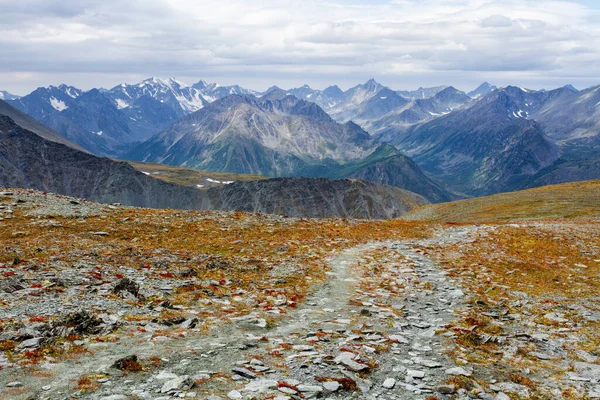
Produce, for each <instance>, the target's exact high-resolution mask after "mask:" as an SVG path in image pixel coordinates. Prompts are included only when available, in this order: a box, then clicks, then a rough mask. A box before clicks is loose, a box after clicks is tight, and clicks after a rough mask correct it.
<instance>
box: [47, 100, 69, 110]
mask: <svg viewBox="0 0 600 400" xmlns="http://www.w3.org/2000/svg"><path fill="white" fill-rule="evenodd" d="M50 105H52V107H53V108H54V109H55V110H56V111H64V110H66V109H67V108H69V107H68V106H67V105H66V104H65V102H64V101H62V100H58V99H56V97H50Z"/></svg>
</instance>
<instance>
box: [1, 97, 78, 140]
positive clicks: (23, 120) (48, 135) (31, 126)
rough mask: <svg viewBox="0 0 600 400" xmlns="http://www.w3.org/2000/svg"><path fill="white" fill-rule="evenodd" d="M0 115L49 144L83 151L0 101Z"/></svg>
mask: <svg viewBox="0 0 600 400" xmlns="http://www.w3.org/2000/svg"><path fill="white" fill-rule="evenodd" d="M0 115H3V116H6V117H9V118H10V119H12V120H13V122H15V123H16V124H17V125H19V126H20V127H21V128H23V129H26V130H28V131H31V132H33V133H35V134H36V135H38V136H40V137H42V138H44V139H46V140H49V141H51V142H56V143H61V144H64V145H66V146H69V147H71V148H73V149H77V150H81V151H85V150H84V149H83V148H82V147H80V146H79V145H77V144H75V143H73V142H71V141H69V140H68V139H66V138H65V137H64V136H62V135H61V134H59V133H57V132H55V131H53V130H52V129H50V128H48V127H47V126H45V125H43V124H41V123H40V122H38V121H37V120H36V119H33V118H32V117H30V116H29V115H27V114H25V113H24V112H22V111H20V110H18V109H16V108H14V107H13V106H11V105H10V104H8V103H7V102H5V101H2V100H0Z"/></svg>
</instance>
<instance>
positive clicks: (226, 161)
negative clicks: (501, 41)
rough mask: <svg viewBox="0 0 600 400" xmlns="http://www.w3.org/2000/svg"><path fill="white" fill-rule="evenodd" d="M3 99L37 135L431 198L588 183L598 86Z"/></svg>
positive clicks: (594, 169)
mask: <svg viewBox="0 0 600 400" xmlns="http://www.w3.org/2000/svg"><path fill="white" fill-rule="evenodd" d="M2 96H3V98H4V99H6V102H7V103H8V104H10V105H12V106H13V107H14V108H16V109H18V110H20V111H22V112H24V113H25V114H27V115H29V117H31V118H32V119H31V120H29V121H28V125H23V123H24V122H23V117H22V116H20V117H19V118H21V126H22V127H23V128H25V129H29V130H33V128H32V125H31V124H32V123H33V122H35V123H36V124H38V125H39V126H38V128H39V127H41V126H43V128H39V129H38V130H45V132H52V134H51V135H54V136H55V137H54V139H52V138H48V137H47V136H46V137H45V138H46V139H49V140H54V141H59V142H60V141H64V140H66V141H68V142H69V143H70V146H71V147H72V148H76V149H78V150H84V151H86V152H88V153H91V154H94V155H96V156H109V157H112V158H117V159H123V160H131V161H138V162H139V161H141V162H152V163H161V164H166V165H171V166H179V167H184V168H189V169H195V170H201V171H206V172H213V173H232V174H241V176H243V175H248V174H254V175H261V176H264V177H267V178H269V177H270V178H274V177H308V178H317V177H323V178H329V179H344V178H351V179H361V180H366V181H371V182H374V183H378V184H384V185H389V186H395V187H398V188H401V189H404V190H408V191H411V192H414V193H416V194H417V195H420V196H423V197H424V198H425V199H427V200H428V201H431V202H444V201H450V200H454V199H458V198H464V197H472V196H481V195H489V194H494V193H499V192H507V191H512V190H519V189H526V188H531V187H536V186H541V185H547V184H554V183H563V182H569V181H577V180H585V179H595V178H600V169H599V168H598V162H597V161H598V159H599V157H600V135H599V134H600V107H599V105H600V86H596V87H591V88H588V89H585V90H581V91H579V90H577V89H575V88H574V87H572V86H570V85H568V86H565V87H562V88H558V89H554V90H537V91H535V90H528V89H524V88H520V87H515V86H507V87H502V88H498V87H496V86H494V85H491V84H489V83H487V82H485V83H483V84H481V85H480V86H479V87H477V88H475V89H474V90H472V91H469V92H468V93H466V92H463V91H461V90H458V89H456V88H454V87H452V86H438V87H432V88H419V89H417V90H412V91H410V90H396V89H392V88H389V87H386V86H384V85H382V84H380V83H378V82H377V81H375V80H374V79H371V80H369V81H368V82H366V83H364V84H361V85H357V86H355V87H352V88H350V89H348V90H346V91H343V90H342V89H340V88H339V87H338V86H335V85H334V86H330V87H328V88H326V89H324V90H315V89H312V88H311V87H309V86H308V85H304V86H302V87H299V88H293V89H289V90H283V89H281V88H278V87H276V86H273V87H271V88H269V89H268V90H267V91H265V92H258V91H253V90H249V89H244V88H242V87H240V86H238V85H233V86H220V85H218V84H214V83H212V84H211V83H207V82H204V81H199V82H197V83H195V84H192V85H187V84H185V83H183V82H181V81H179V80H177V79H174V78H169V79H166V80H164V79H159V78H149V79H146V80H144V81H142V82H139V83H135V84H126V83H123V84H120V85H117V86H115V87H114V88H112V89H102V88H98V89H92V90H88V91H83V90H80V89H78V88H75V87H72V86H68V85H65V84H63V85H59V86H49V87H41V88H38V89H36V90H34V91H33V92H32V93H30V94H28V95H26V96H23V97H18V96H14V95H10V94H8V93H6V92H2ZM3 104H5V103H3ZM8 104H6V105H4V106H3V107H4V108H3V109H4V110H5V111H4V112H3V114H5V115H7V114H9V113H8V112H7V111H6V110H8V108H7V107H8ZM14 114H15V113H14V112H12V116H11V115H8V116H9V117H12V118H13V119H15V117H14ZM17 119H18V118H17ZM17 119H15V122H16V123H17V124H19V121H18V120H17ZM57 138H60V139H57ZM63 144H64V143H63Z"/></svg>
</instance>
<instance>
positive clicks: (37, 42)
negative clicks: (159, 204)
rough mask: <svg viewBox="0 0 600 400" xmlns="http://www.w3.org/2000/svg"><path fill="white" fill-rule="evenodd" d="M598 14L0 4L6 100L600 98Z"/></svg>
mask: <svg viewBox="0 0 600 400" xmlns="http://www.w3.org/2000/svg"><path fill="white" fill-rule="evenodd" d="M599 3H600V1H598V0H585V1H584V0H581V1H548V0H500V1H489V0H437V1H434V0H425V1H422V0H420V1H417V0H387V1H386V0H375V1H367V0H262V1H261V0H252V1H248V0H218V1H204V0H168V1H167V0H128V1H123V0H85V1H82V0H0V55H1V58H0V60H1V61H0V90H8V91H9V92H12V93H16V94H21V95H22V94H26V93H28V92H30V91H31V90H33V89H35V88H36V87H38V86H48V85H50V84H54V85H56V84H59V83H68V84H71V85H75V86H78V87H80V88H82V89H90V88H92V87H112V86H114V85H117V84H119V83H121V82H128V83H134V82H137V81H140V80H142V79H144V78H147V77H150V76H157V77H169V76H174V77H177V78H179V79H180V80H182V81H184V82H188V83H193V82H196V81H198V80H199V79H203V80H206V81H210V82H218V83H220V84H233V83H238V84H240V85H242V86H245V87H249V88H251V89H256V90H262V89H265V88H267V87H268V86H271V85H278V86H281V87H284V88H289V87H295V86H300V85H302V84H304V83H307V84H309V85H311V86H312V87H315V88H324V87H326V86H329V85H332V84H338V85H339V86H340V87H342V88H343V89H345V88H348V87H350V86H354V85H356V84H358V83H362V82H364V81H366V80H368V79H369V78H371V77H373V78H375V79H376V80H378V81H379V82H381V83H383V84H385V85H388V86H390V87H392V88H394V89H414V88H417V87H419V86H434V85H441V84H447V85H454V86H456V87H458V88H459V89H463V90H470V89H472V88H473V87H475V86H477V85H478V84H479V83H481V82H483V81H484V80H488V81H490V82H491V83H493V84H496V85H507V84H515V85H520V86H525V87H529V88H535V89H538V88H543V87H545V88H551V87H558V86H562V85H565V84H567V83H572V84H573V85H575V86H576V87H579V88H583V87H588V86H591V85H597V84H600V63H599V62H598V60H600V4H599Z"/></svg>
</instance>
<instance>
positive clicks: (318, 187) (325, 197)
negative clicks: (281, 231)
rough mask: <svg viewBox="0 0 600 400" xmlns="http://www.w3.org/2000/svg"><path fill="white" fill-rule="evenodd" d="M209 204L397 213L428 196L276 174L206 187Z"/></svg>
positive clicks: (317, 213)
mask: <svg viewBox="0 0 600 400" xmlns="http://www.w3.org/2000/svg"><path fill="white" fill-rule="evenodd" d="M207 198H208V203H207V205H206V207H204V208H206V209H214V210H239V211H251V212H261V213H267V214H279V215H287V216H291V217H309V218H327V217H342V218H367V219H387V218H395V217H398V216H400V215H402V214H405V213H406V212H408V211H410V210H412V209H414V208H416V207H419V206H421V205H424V204H428V203H429V202H428V201H427V200H425V198H423V197H421V196H419V195H417V194H414V193H412V192H408V191H406V190H402V189H399V188H396V187H392V186H386V185H379V184H376V183H373V182H368V181H359V180H350V179H343V180H329V179H324V178H320V179H319V178H313V179H309V178H274V179H268V180H259V181H238V182H234V183H232V184H230V185H226V186H224V187H220V188H211V189H209V190H208V192H207Z"/></svg>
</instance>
